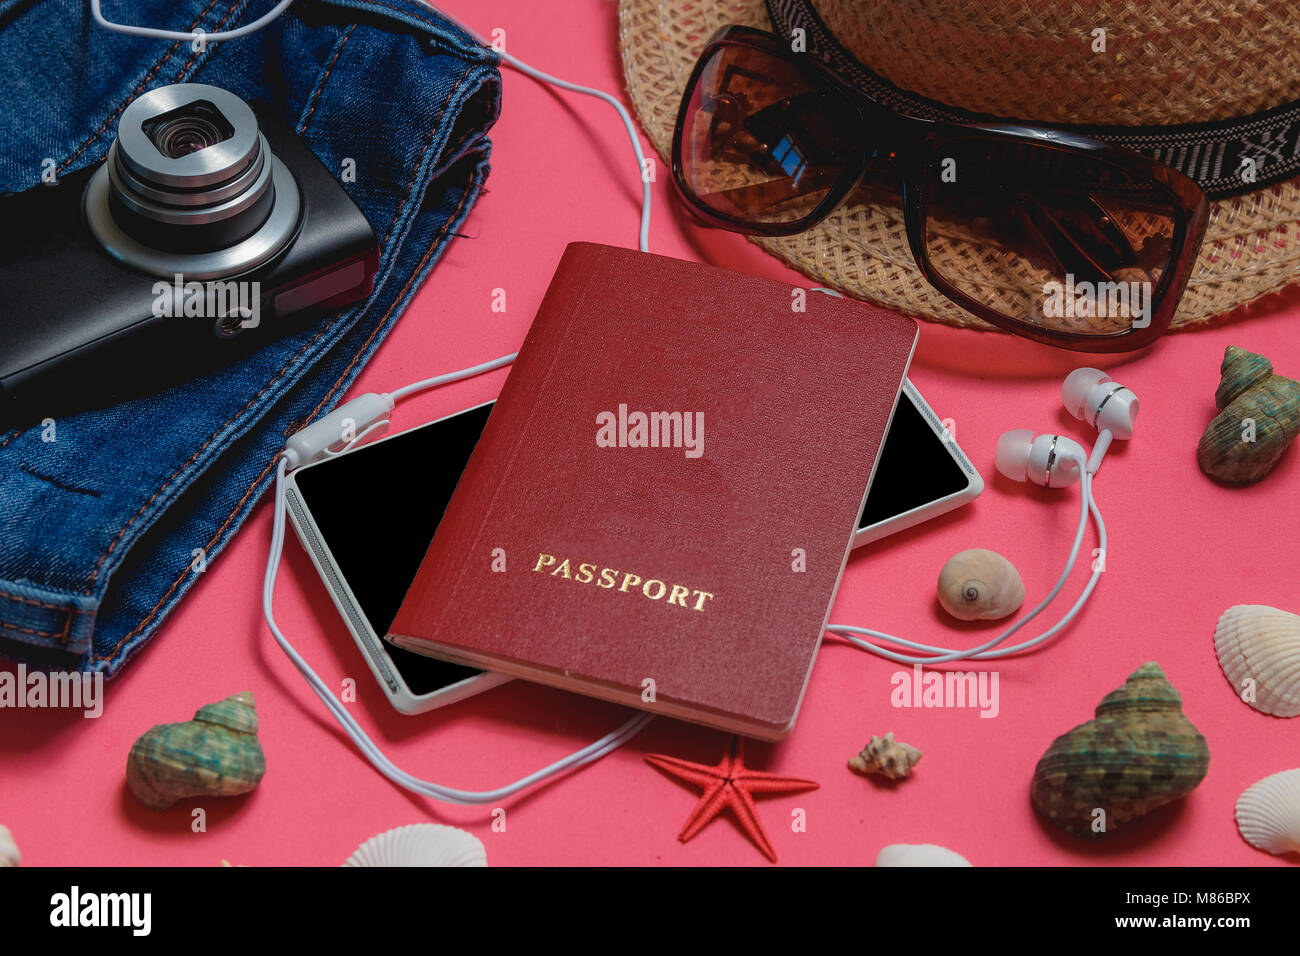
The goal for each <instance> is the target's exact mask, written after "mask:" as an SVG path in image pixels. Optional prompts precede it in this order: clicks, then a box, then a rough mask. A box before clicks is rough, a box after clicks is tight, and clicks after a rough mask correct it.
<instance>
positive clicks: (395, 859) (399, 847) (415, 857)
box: [343, 823, 487, 866]
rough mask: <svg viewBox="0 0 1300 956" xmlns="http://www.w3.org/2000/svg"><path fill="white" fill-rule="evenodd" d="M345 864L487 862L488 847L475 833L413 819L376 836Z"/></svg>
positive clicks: (425, 864) (402, 864)
mask: <svg viewBox="0 0 1300 956" xmlns="http://www.w3.org/2000/svg"><path fill="white" fill-rule="evenodd" d="M343 865H344V866H487V851H486V850H484V849H483V843H482V841H480V840H479V838H478V837H476V836H474V834H472V833H466V832H465V831H464V830H461V829H459V828H457V827H448V826H442V825H441V824H438V823H412V824H410V825H409V826H404V827H398V828H397V829H395V830H389V831H387V832H386V833H381V834H379V835H378V836H373V837H371V838H370V839H369V840H367V841H366V842H365V843H363V844H361V846H359V847H357V851H356V852H355V853H353V854H352V855H351V856H350V857H348V859H347V862H346V863H344V864H343Z"/></svg>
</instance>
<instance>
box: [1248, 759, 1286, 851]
mask: <svg viewBox="0 0 1300 956" xmlns="http://www.w3.org/2000/svg"><path fill="white" fill-rule="evenodd" d="M1237 829H1238V830H1240V831H1241V835H1242V837H1243V838H1244V839H1245V840H1246V842H1247V843H1249V844H1251V845H1252V846H1256V847H1258V848H1259V849H1261V850H1267V851H1268V852H1269V853H1300V770H1283V771H1282V772H1281V773H1275V774H1273V775H1272V776H1271V777H1265V778H1264V779H1263V780H1260V781H1258V782H1256V783H1253V784H1251V785H1250V786H1249V787H1247V788H1246V790H1245V791H1244V792H1243V793H1242V795H1241V796H1240V797H1238V798H1237Z"/></svg>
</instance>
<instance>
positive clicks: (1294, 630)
mask: <svg viewBox="0 0 1300 956" xmlns="http://www.w3.org/2000/svg"><path fill="white" fill-rule="evenodd" d="M1214 652H1215V653H1216V654H1217V655H1218V656H1219V666H1220V667H1222V668H1223V673H1224V674H1225V675H1226V676H1227V678H1228V681H1229V682H1230V683H1231V684H1232V687H1233V689H1234V690H1235V691H1236V692H1237V695H1238V696H1241V694H1242V691H1243V690H1245V689H1246V684H1245V682H1246V681H1247V680H1253V681H1254V682H1255V686H1254V692H1255V699H1254V700H1253V701H1250V700H1247V701H1246V703H1248V704H1250V706H1251V707H1254V708H1255V709H1256V710H1259V711H1263V712H1264V713H1266V714H1273V715H1274V716H1275V717H1294V716H1296V715H1297V714H1300V616H1297V615H1295V614H1291V613H1289V612H1287V611H1279V610H1278V609H1277V608H1275V607H1268V606H1267V605H1264V604H1238V605H1235V606H1234V607H1230V608H1228V609H1227V610H1226V611H1224V612H1223V616H1222V617H1220V618H1219V623H1218V626H1216V627H1215V629H1214Z"/></svg>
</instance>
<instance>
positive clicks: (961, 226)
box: [673, 26, 1209, 352]
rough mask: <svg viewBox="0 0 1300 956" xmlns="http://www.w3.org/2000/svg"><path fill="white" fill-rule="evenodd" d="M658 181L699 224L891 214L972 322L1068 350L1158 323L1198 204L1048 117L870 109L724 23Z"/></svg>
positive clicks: (1090, 347)
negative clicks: (991, 118) (995, 119)
mask: <svg viewBox="0 0 1300 956" xmlns="http://www.w3.org/2000/svg"><path fill="white" fill-rule="evenodd" d="M673 179H674V181H675V182H676V184H677V189H678V191H679V192H680V193H681V195H682V198H683V199H684V200H685V202H686V203H687V204H688V205H689V206H690V208H691V209H692V210H693V211H694V212H695V213H696V214H697V215H698V216H700V217H701V218H702V219H703V220H704V221H706V222H707V223H710V224H712V225H717V226H721V227H723V228H726V229H730V230H733V231H735V232H741V233H746V234H749V235H760V236H788V235H793V234H794V233H798V232H802V231H804V230H806V229H809V228H811V227H812V226H815V225H816V224H817V223H819V222H821V221H822V220H823V219H825V218H826V217H827V216H828V215H830V214H831V212H832V211H833V210H834V209H835V208H836V207H837V206H839V205H840V204H841V203H843V202H844V201H845V200H846V199H847V198H848V197H849V196H850V195H854V196H855V200H856V199H857V198H858V197H861V201H862V202H864V203H865V204H867V205H868V206H879V207H881V208H888V209H900V208H901V209H902V211H903V218H904V222H905V225H906V229H907V239H908V244H909V246H910V248H911V251H912V256H913V257H914V258H915V260H916V263H917V265H918V266H919V267H920V269H921V273H922V275H924V276H925V278H926V280H927V281H928V282H929V283H930V284H931V285H932V286H934V288H936V289H937V290H938V291H939V292H941V293H943V294H944V295H945V296H947V297H948V298H949V299H951V300H952V301H953V302H955V303H957V305H959V306H961V307H962V308H963V309H965V310H966V311H968V312H970V313H971V314H973V315H976V316H978V317H979V318H981V319H984V320H985V321H986V322H989V323H990V324H992V325H994V326H997V327H998V328H1001V329H1004V330H1006V331H1008V332H1014V333H1017V334H1019V335H1023V336H1025V337H1027V338H1030V339H1034V340H1035V341H1038V342H1043V343H1045V344H1047V345H1054V346H1058V347H1062V348H1068V349H1075V350H1078V351H1084V352H1124V351H1130V350H1133V349H1140V348H1144V347H1145V346H1147V345H1150V344H1151V343H1152V342H1154V341H1155V339H1156V338H1158V337H1159V336H1160V334H1161V333H1162V332H1164V331H1165V330H1166V329H1167V328H1168V327H1169V323H1170V321H1171V320H1172V319H1173V315H1174V311H1175V309H1176V308H1177V306H1178V299H1179V297H1180V296H1181V295H1182V292H1183V288H1184V287H1185V286H1186V284H1187V278H1188V276H1189V275H1190V273H1191V270H1192V265H1193V264H1194V262H1195V261H1196V254H1197V251H1198V249H1199V248H1200V244H1201V239H1202V237H1203V236H1204V234H1205V225H1206V219H1207V216H1208V210H1209V206H1208V203H1207V201H1206V199H1205V195H1204V193H1203V192H1202V191H1201V189H1200V187H1199V186H1198V185H1197V184H1196V183H1195V182H1193V181H1192V180H1191V179H1189V178H1187V177H1186V176H1184V175H1183V174H1182V173H1180V172H1178V171H1177V170H1175V169H1172V168H1170V167H1168V166H1164V165H1162V164H1160V163H1157V162H1155V161H1154V160H1152V159H1149V158H1148V157H1146V156H1143V155H1141V154H1139V153H1135V152H1131V151H1129V150H1126V149H1122V148H1120V147H1117V146H1114V145H1111V144H1109V143H1104V142H1102V141H1100V140H1096V139H1091V138H1089V137H1086V136H1080V135H1078V134H1075V133H1072V132H1069V131H1067V130H1063V129H1059V128H1053V127H1048V126H1031V125H1008V124H1000V123H990V124H985V123H948V122H935V121H932V120H928V119H924V118H921V117H915V116H905V115H901V114H899V113H896V112H894V111H892V110H889V109H887V108H885V107H884V106H882V105H880V104H879V103H877V102H876V101H875V100H873V99H871V98H870V97H868V96H866V95H865V94H863V93H861V92H860V91H858V90H855V89H854V88H853V87H851V86H849V85H847V84H846V83H845V82H844V81H842V80H841V79H840V78H839V77H838V76H837V75H836V74H835V73H833V72H832V71H831V70H830V69H828V68H827V67H826V66H824V65H823V64H822V63H821V62H819V61H817V60H815V59H813V58H811V57H809V56H807V55H806V54H798V53H793V52H791V50H790V47H789V45H788V44H786V43H785V42H784V41H783V40H782V39H781V38H779V37H777V36H774V35H772V34H770V33H765V32H763V31H761V30H754V29H750V28H748V27H738V26H731V27H724V28H723V29H721V30H719V31H718V32H717V33H716V34H715V35H714V36H713V38H712V39H711V40H709V42H708V45H707V46H705V48H704V52H703V53H702V54H701V56H700V59H699V62H697V63H696V64H695V69H694V70H693V71H692V73H691V78H690V80H689V82H688V83H687V84H686V91H685V93H684V95H683V97H682V105H681V109H680V111H679V112H678V115H677V127H676V130H675V133H674V136H673Z"/></svg>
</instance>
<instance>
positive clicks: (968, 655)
mask: <svg viewBox="0 0 1300 956" xmlns="http://www.w3.org/2000/svg"><path fill="white" fill-rule="evenodd" d="M1076 460H1077V461H1079V465H1080V469H1081V476H1080V491H1081V494H1080V499H1081V500H1080V514H1079V525H1078V529H1077V530H1076V532H1075V535H1074V543H1073V545H1072V546H1071V548H1070V556H1069V558H1068V560H1067V561H1066V564H1065V569H1064V570H1063V571H1062V572H1061V576H1060V577H1059V578H1058V579H1057V581H1056V585H1055V586H1054V587H1053V588H1052V590H1051V591H1049V592H1048V594H1047V596H1046V597H1045V598H1043V600H1042V601H1040V602H1039V603H1038V605H1037V606H1036V607H1035V608H1034V609H1033V610H1032V611H1030V612H1029V613H1028V614H1026V615H1025V616H1024V617H1022V618H1020V619H1019V620H1018V621H1016V623H1014V624H1012V625H1011V626H1010V627H1008V628H1007V629H1006V630H1004V631H1002V632H1001V633H1000V634H998V635H997V637H995V638H993V639H992V640H990V641H987V642H985V643H984V644H981V645H979V646H978V647H972V648H969V649H967V650H953V649H951V648H946V647H936V646H934V645H931V644H921V643H919V642H917V641H909V640H905V639H904V638H901V637H895V636H894V635H892V634H886V633H884V632H883V631H873V630H871V629H869V628H865V627H856V626H853V625H849V624H829V625H827V627H826V632H827V633H828V634H835V635H836V636H837V637H841V638H843V639H844V640H846V641H848V642H850V643H851V644H854V645H856V646H858V647H860V648H862V649H863V650H865V651H870V652H871V653H872V654H877V655H879V656H880V657H884V658H888V659H889V660H891V661H897V662H899V663H900V664H944V663H948V662H951V661H959V660H989V659H993V658H999V657H1007V656H1008V655H1011V654H1018V653H1020V652H1021V651H1026V650H1029V649H1030V648H1031V647H1037V646H1038V645H1039V644H1041V643H1043V642H1044V641H1046V640H1048V639H1049V638H1051V637H1053V636H1055V635H1056V634H1057V633H1059V632H1060V631H1061V629H1062V628H1064V627H1065V626H1066V625H1067V624H1069V623H1070V622H1071V621H1072V620H1074V618H1075V616H1076V615H1077V614H1078V613H1079V611H1080V610H1081V609H1082V608H1083V605H1084V603H1085V602H1086V601H1087V600H1088V598H1089V597H1090V596H1091V595H1092V592H1093V589H1094V588H1096V586H1097V582H1098V580H1099V579H1100V577H1101V572H1102V570H1103V569H1104V568H1105V563H1104V562H1105V556H1106V524H1105V522H1104V521H1102V518H1101V511H1100V509H1098V507H1097V501H1096V498H1095V497H1094V496H1093V493H1092V475H1090V474H1089V473H1088V470H1087V468H1086V467H1084V466H1085V465H1086V462H1085V461H1084V460H1083V459H1076ZM1089 513H1091V515H1092V518H1093V521H1094V522H1095V523H1096V525H1097V543H1098V546H1099V548H1100V555H1099V557H1100V559H1101V560H1100V561H1096V562H1094V563H1093V570H1092V576H1091V577H1090V578H1089V579H1088V584H1087V586H1085V587H1084V589H1083V593H1081V594H1080V595H1079V598H1078V600H1076V601H1075V602H1074V604H1073V605H1072V606H1071V607H1070V609H1069V611H1067V612H1066V614H1065V616H1064V617H1062V618H1061V619H1060V620H1059V621H1057V622H1056V624H1054V625H1052V627H1050V628H1048V629H1047V630H1046V631H1044V632H1043V633H1042V634H1039V635H1038V636H1037V637H1034V638H1031V639H1030V640H1027V641H1022V642H1021V643H1019V644H1014V645H1012V646H1011V647H998V645H999V644H1001V643H1002V642H1003V641H1005V640H1006V639H1007V638H1009V637H1010V636H1011V635H1013V634H1015V633H1016V632H1017V631H1019V630H1020V629H1021V628H1022V627H1024V626H1025V625H1026V624H1028V623H1029V622H1030V621H1032V620H1033V619H1034V618H1035V617H1037V616H1038V615H1039V614H1040V613H1041V612H1042V611H1043V610H1044V609H1045V608H1046V607H1047V606H1048V605H1049V604H1051V603H1052V601H1053V600H1054V599H1055V598H1056V596H1057V595H1058V594H1060V593H1061V589H1062V588H1063V587H1064V586H1065V583H1066V581H1067V580H1068V579H1069V577H1070V572H1071V571H1073V570H1074V566H1075V564H1076V563H1077V561H1078V558H1079V549H1080V546H1081V545H1082V543H1083V534H1084V531H1085V530H1086V529H1087V524H1088V515H1089ZM855 634H861V635H864V636H866V637H873V638H875V639H877V640H879V641H884V642H886V643H889V644H894V645H897V646H899V647H910V648H912V649H913V650H917V651H925V652H927V654H928V655H929V656H924V657H922V656H918V655H912V654H903V653H901V652H898V651H893V650H890V649H889V648H886V647H881V646H880V645H878V644H873V643H871V642H870V641H864V640H862V639H861V638H858V637H854V636H853V635H855Z"/></svg>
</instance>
